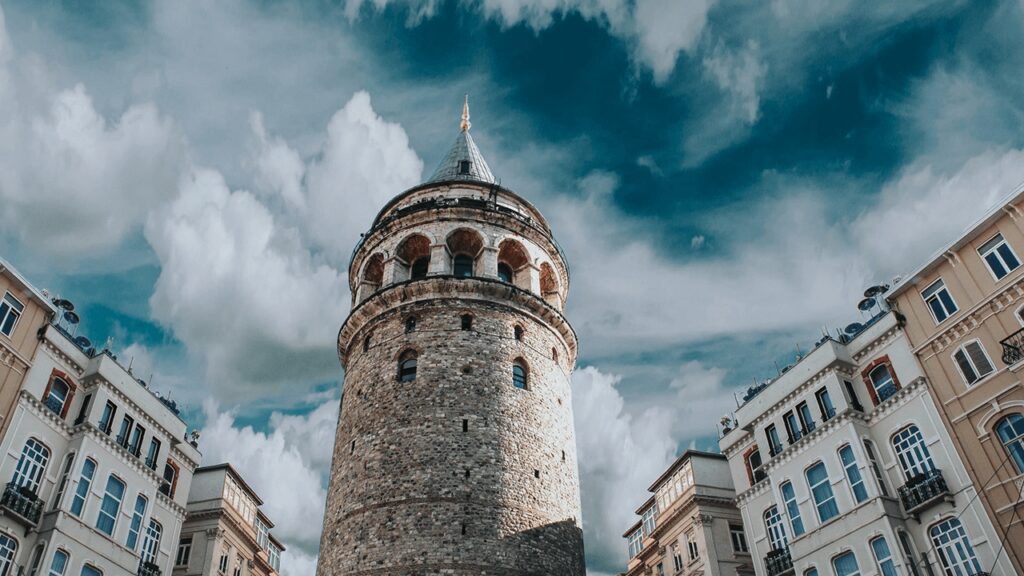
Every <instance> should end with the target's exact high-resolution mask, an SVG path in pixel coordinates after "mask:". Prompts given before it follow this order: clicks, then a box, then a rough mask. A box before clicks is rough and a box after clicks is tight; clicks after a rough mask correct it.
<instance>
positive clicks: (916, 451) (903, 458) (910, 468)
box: [892, 424, 935, 480]
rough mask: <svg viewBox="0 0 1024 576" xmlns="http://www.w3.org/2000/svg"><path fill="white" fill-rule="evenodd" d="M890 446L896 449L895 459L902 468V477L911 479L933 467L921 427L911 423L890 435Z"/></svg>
mask: <svg viewBox="0 0 1024 576" xmlns="http://www.w3.org/2000/svg"><path fill="white" fill-rule="evenodd" d="M892 447H893V449H894V450H895V451H896V459H897V460H899V462H900V468H902V469H903V477H904V478H906V479H907V480H911V479H913V478H915V477H917V476H920V475H922V474H925V473H926V472H930V471H932V470H934V469H935V464H934V463H933V462H932V455H931V454H930V453H929V452H928V446H927V445H926V444H925V443H924V436H923V435H922V434H921V429H920V428H918V427H917V426H915V425H913V424H911V425H910V426H907V427H906V428H904V429H902V430H900V431H899V432H897V433H896V434H895V435H893V437H892Z"/></svg>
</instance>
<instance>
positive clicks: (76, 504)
mask: <svg viewBox="0 0 1024 576" xmlns="http://www.w3.org/2000/svg"><path fill="white" fill-rule="evenodd" d="M95 474H96V461H95V460H93V459H91V458H86V459H85V462H82V475H81V477H79V479H78V487H77V488H75V497H74V498H73V499H72V500H71V513H72V514H74V515H75V516H81V515H82V510H83V509H84V508H85V499H86V498H88V497H89V486H91V485H92V478H93V476H94V475H95Z"/></svg>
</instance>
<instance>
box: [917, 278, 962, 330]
mask: <svg viewBox="0 0 1024 576" xmlns="http://www.w3.org/2000/svg"><path fill="white" fill-rule="evenodd" d="M921 297H922V298H924V301H925V303H926V304H928V308H929V309H930V310H931V311H932V316H933V317H934V318H935V323H936V324H941V323H942V321H943V320H945V319H946V318H949V317H950V316H952V315H953V314H956V311H957V307H956V302H954V301H953V296H951V295H950V293H949V290H947V289H946V285H945V284H943V282H942V279H941V278H940V279H938V280H936V281H935V282H933V283H932V285H931V286H929V287H927V288H925V290H924V292H921Z"/></svg>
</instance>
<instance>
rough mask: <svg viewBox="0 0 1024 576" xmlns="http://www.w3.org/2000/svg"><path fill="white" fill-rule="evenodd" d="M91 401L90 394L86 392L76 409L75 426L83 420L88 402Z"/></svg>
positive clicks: (86, 412)
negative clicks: (80, 404)
mask: <svg viewBox="0 0 1024 576" xmlns="http://www.w3.org/2000/svg"><path fill="white" fill-rule="evenodd" d="M91 401H92V394H86V396H85V398H83V399H82V407H81V408H79V409H78V417H77V418H75V424H74V425H75V426H78V425H79V424H81V423H82V422H85V416H86V414H88V413H89V403H90V402H91Z"/></svg>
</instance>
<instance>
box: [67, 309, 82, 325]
mask: <svg viewBox="0 0 1024 576" xmlns="http://www.w3.org/2000/svg"><path fill="white" fill-rule="evenodd" d="M64 319H65V320H67V321H68V324H78V320H79V318H78V314H77V313H76V312H74V311H72V310H68V311H67V312H65V313H64Z"/></svg>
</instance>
